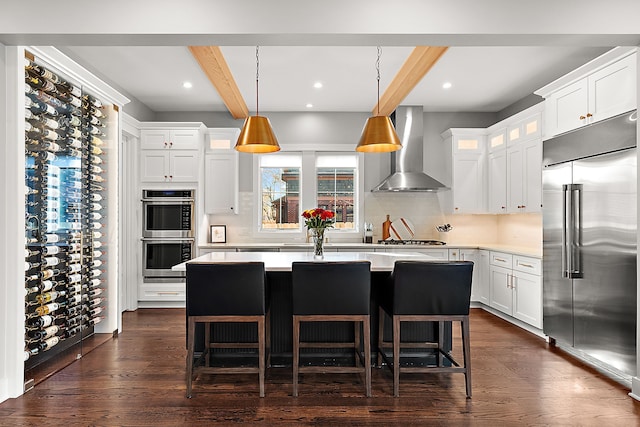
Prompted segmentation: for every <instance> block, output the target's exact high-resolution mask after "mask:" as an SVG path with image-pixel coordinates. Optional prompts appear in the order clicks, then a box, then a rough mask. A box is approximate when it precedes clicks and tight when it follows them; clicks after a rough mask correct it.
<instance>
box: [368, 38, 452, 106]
mask: <svg viewBox="0 0 640 427" xmlns="http://www.w3.org/2000/svg"><path fill="white" fill-rule="evenodd" d="M447 49H448V47H446V46H416V47H415V48H414V49H413V51H412V52H411V54H410V55H409V57H408V58H407V60H406V61H404V64H402V67H400V70H399V71H398V73H397V74H396V75H395V77H394V78H393V80H392V81H391V83H390V84H389V86H388V87H387V89H386V90H385V91H384V93H383V94H382V96H381V97H380V100H379V101H378V104H376V105H375V107H373V111H372V113H373V115H374V116H388V115H389V114H391V113H393V111H394V110H395V109H396V107H397V106H398V105H400V103H401V102H402V101H403V100H404V98H406V96H407V95H408V94H409V93H411V91H412V90H413V88H414V87H416V85H417V84H418V83H419V82H420V80H422V78H423V77H424V76H425V75H426V74H427V73H428V72H429V70H430V69H431V67H433V65H434V64H435V63H436V62H438V60H439V59H440V57H441V56H442V55H444V53H445V52H446V51H447Z"/></svg>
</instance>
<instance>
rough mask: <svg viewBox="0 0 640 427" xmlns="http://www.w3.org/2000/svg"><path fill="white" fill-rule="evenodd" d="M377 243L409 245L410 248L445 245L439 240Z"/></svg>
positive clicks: (380, 242) (392, 240)
mask: <svg viewBox="0 0 640 427" xmlns="http://www.w3.org/2000/svg"><path fill="white" fill-rule="evenodd" d="M378 243H379V244H381V245H411V246H442V245H446V243H445V242H441V241H440V240H418V239H411V240H394V239H390V240H378Z"/></svg>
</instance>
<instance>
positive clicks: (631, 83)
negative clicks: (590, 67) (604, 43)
mask: <svg viewBox="0 0 640 427" xmlns="http://www.w3.org/2000/svg"><path fill="white" fill-rule="evenodd" d="M636 68H637V65H636V55H631V56H628V57H626V58H624V59H621V60H620V61H618V62H616V63H614V64H611V65H610V66H608V67H606V68H603V69H602V70H600V71H597V72H595V73H593V74H592V75H591V76H589V80H588V81H589V109H588V111H587V112H588V113H589V114H591V115H592V117H591V120H590V122H597V121H599V120H604V119H607V118H609V117H613V116H616V115H618V114H621V113H624V112H627V111H629V110H633V109H634V108H636V105H637V104H636V81H637V78H638V75H637V73H636Z"/></svg>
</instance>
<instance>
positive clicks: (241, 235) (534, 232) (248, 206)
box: [200, 192, 542, 249]
mask: <svg viewBox="0 0 640 427" xmlns="http://www.w3.org/2000/svg"><path fill="white" fill-rule="evenodd" d="M239 202H240V203H239V207H238V208H239V212H238V214H237V215H224V216H222V215H221V216H217V215H209V216H208V218H206V220H205V221H204V222H205V223H207V222H208V223H209V224H224V225H226V226H227V242H232V243H250V242H257V241H259V242H269V241H275V240H273V239H268V238H256V236H254V235H253V233H252V227H253V220H254V219H253V217H252V215H253V210H254V209H253V193H251V192H240V198H239ZM364 205H365V214H364V217H363V218H362V220H361V221H362V222H363V223H364V222H365V221H366V222H370V223H372V224H373V232H374V236H373V240H374V242H375V241H377V240H378V239H381V238H382V223H383V222H384V221H385V220H386V217H387V215H389V216H390V217H391V219H392V220H393V219H394V218H400V217H403V218H406V219H408V220H409V221H410V222H411V223H412V224H413V225H414V229H415V230H414V232H415V238H417V239H436V240H443V241H445V242H447V243H449V244H482V243H486V244H489V243H492V244H504V245H512V246H522V247H527V248H531V249H541V248H542V215H541V214H513V215H446V214H444V213H443V212H442V208H441V206H440V202H439V199H438V196H437V194H436V193H366V194H365V195H364ZM441 224H451V226H452V227H453V229H452V230H451V231H449V232H446V233H443V232H439V231H437V230H436V228H435V227H436V225H441ZM206 229H207V230H208V227H206ZM207 238H208V237H202V238H201V239H200V242H202V243H204V242H205V241H206V240H207ZM302 239H303V237H301V238H299V239H298V240H302ZM332 239H333V241H341V239H340V238H338V237H336V236H335V235H334V237H332ZM277 240H278V241H281V240H282V238H278V239H277ZM343 241H347V242H349V241H350V242H355V241H357V242H360V241H361V237H357V238H354V237H350V238H348V239H343Z"/></svg>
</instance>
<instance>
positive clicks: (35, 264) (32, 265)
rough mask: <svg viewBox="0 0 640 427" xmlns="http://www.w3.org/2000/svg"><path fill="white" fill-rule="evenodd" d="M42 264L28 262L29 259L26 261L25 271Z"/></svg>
mask: <svg viewBox="0 0 640 427" xmlns="http://www.w3.org/2000/svg"><path fill="white" fill-rule="evenodd" d="M40 265H41V264H40V263H39V262H28V261H25V262H24V271H29V270H31V269H32V268H38V267H40Z"/></svg>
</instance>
